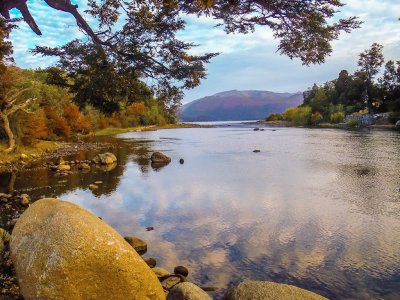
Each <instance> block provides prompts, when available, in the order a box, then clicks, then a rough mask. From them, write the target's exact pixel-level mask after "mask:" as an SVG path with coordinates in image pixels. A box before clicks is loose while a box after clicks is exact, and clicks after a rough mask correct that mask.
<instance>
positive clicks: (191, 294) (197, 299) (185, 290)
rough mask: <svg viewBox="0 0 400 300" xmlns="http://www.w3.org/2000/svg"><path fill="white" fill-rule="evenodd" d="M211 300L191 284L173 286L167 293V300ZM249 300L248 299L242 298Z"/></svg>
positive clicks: (184, 283)
mask: <svg viewBox="0 0 400 300" xmlns="http://www.w3.org/2000/svg"><path fill="white" fill-rule="evenodd" d="M211 299H212V298H211V297H210V296H209V295H208V294H207V293H206V292H205V291H203V290H202V289H201V288H199V287H198V286H197V285H195V284H193V283H191V282H182V283H179V284H177V285H175V286H174V287H173V288H172V289H171V290H170V291H169V293H168V297H167V300H211ZM244 299H249V298H244Z"/></svg>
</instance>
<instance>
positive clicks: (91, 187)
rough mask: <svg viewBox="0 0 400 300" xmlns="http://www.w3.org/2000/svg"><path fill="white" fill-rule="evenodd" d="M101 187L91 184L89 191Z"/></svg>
mask: <svg viewBox="0 0 400 300" xmlns="http://www.w3.org/2000/svg"><path fill="white" fill-rule="evenodd" d="M98 188H99V187H98V186H97V185H95V184H89V190H91V191H94V190H97V189H98Z"/></svg>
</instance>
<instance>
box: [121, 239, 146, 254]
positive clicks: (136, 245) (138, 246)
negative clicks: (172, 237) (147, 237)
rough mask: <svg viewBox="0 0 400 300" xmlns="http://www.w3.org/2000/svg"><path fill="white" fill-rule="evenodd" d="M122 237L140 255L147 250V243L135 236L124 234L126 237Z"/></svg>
mask: <svg viewBox="0 0 400 300" xmlns="http://www.w3.org/2000/svg"><path fill="white" fill-rule="evenodd" d="M124 239H125V241H127V242H128V244H129V245H131V246H132V247H133V249H135V250H136V252H137V253H139V254H140V255H143V254H145V253H146V252H147V243H146V242H145V241H143V240H141V239H139V238H137V237H134V236H126V237H124Z"/></svg>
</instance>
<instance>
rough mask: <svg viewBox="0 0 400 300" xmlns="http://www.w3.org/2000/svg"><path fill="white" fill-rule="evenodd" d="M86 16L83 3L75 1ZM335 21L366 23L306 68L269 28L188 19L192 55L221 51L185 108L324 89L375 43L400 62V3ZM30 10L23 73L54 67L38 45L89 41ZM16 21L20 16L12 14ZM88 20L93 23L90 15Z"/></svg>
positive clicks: (364, 7)
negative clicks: (235, 97) (229, 98)
mask: <svg viewBox="0 0 400 300" xmlns="http://www.w3.org/2000/svg"><path fill="white" fill-rule="evenodd" d="M72 2H74V3H76V4H78V5H79V11H80V12H81V13H82V14H83V15H84V13H83V11H84V10H85V2H86V1H85V0H75V1H72ZM343 2H344V3H345V4H346V6H344V7H342V8H341V9H340V10H341V11H340V12H338V13H337V15H336V17H337V18H339V17H349V16H357V17H358V18H359V19H360V20H361V21H363V22H364V23H363V24H362V27H361V28H359V29H356V30H354V31H352V32H351V33H350V34H347V33H342V34H341V35H340V37H339V39H338V40H336V41H334V42H333V43H332V46H333V52H332V54H331V55H330V56H329V57H327V58H326V62H325V63H324V64H321V65H312V66H303V65H302V63H301V62H300V60H298V59H294V60H290V59H289V58H288V57H286V56H284V55H280V54H279V53H277V46H278V41H276V40H274V38H273V36H272V32H271V31H270V30H269V29H268V28H257V30H256V31H255V32H254V33H252V34H247V35H243V34H231V35H227V34H226V33H225V32H224V31H223V29H222V28H216V27H215V26H214V25H215V24H216V22H215V21H214V20H211V19H207V18H197V17H195V16H190V17H186V21H187V27H186V30H185V31H183V32H181V33H179V37H180V38H182V39H183V40H185V41H190V42H194V43H195V44H198V45H199V46H198V47H197V48H196V49H194V50H193V51H194V53H196V54H200V53H204V52H221V54H220V55H219V56H217V57H216V58H214V59H213V60H212V61H211V63H210V64H208V65H207V66H206V67H207V74H208V76H207V79H205V80H204V81H203V82H202V84H201V85H200V86H198V87H196V88H195V89H193V90H189V91H185V97H184V100H183V101H182V102H183V103H187V102H189V101H193V100H196V99H199V98H202V97H205V96H209V95H213V94H215V93H218V92H222V91H228V90H268V91H273V92H293V93H294V92H298V91H304V90H306V89H307V88H308V87H310V86H312V85H313V84H314V83H317V84H322V83H324V82H326V81H328V80H332V79H334V78H337V76H338V74H339V72H340V71H341V70H343V69H346V70H348V71H349V72H350V73H352V72H354V71H356V70H357V68H358V67H357V60H358V55H359V54H360V53H361V52H362V51H364V50H365V49H368V48H369V47H370V46H371V44H372V43H374V42H377V43H379V44H381V45H383V46H384V55H385V59H386V60H390V59H392V60H400V21H399V18H400V1H399V0H344V1H343ZM28 6H29V8H30V10H31V13H32V15H33V16H34V18H35V19H36V21H37V23H38V25H39V27H40V29H41V31H42V33H43V35H42V36H36V35H35V33H33V32H32V31H31V30H30V28H29V27H28V26H27V25H26V24H25V23H21V24H20V28H18V29H16V30H14V31H13V32H12V34H11V37H10V39H11V40H12V42H13V44H14V58H15V62H16V64H17V65H18V66H20V67H23V68H38V67H47V66H49V65H51V64H54V63H55V60H54V59H49V58H48V57H40V56H33V55H32V54H31V53H30V52H29V49H32V48H33V47H34V46H35V45H42V46H43V45H46V46H57V45H61V44H64V43H66V42H68V41H70V40H72V39H75V38H85V36H84V34H83V33H82V32H81V31H80V30H79V29H78V27H77V26H76V23H75V19H74V18H73V16H72V15H70V14H67V13H63V12H58V11H55V10H53V9H51V8H49V7H48V6H46V5H45V3H44V2H43V1H37V0H36V1H32V0H30V1H29V0H28ZM13 15H14V16H16V17H18V12H17V11H13ZM86 19H87V20H88V21H89V23H91V22H95V21H94V20H93V18H91V17H90V16H86Z"/></svg>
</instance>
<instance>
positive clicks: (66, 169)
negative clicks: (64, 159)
mask: <svg viewBox="0 0 400 300" xmlns="http://www.w3.org/2000/svg"><path fill="white" fill-rule="evenodd" d="M57 170H58V171H61V172H65V171H69V170H71V166H70V165H59V166H58V167H57Z"/></svg>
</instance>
